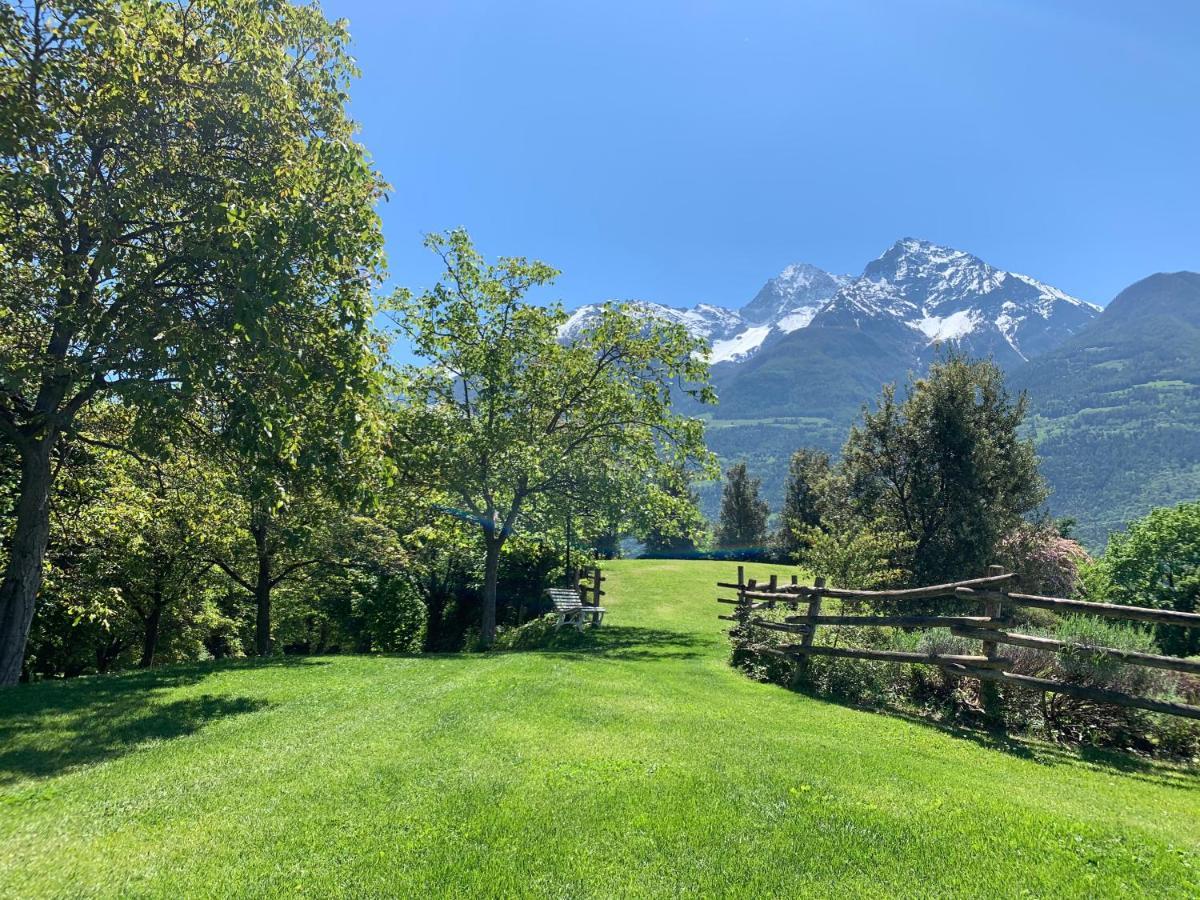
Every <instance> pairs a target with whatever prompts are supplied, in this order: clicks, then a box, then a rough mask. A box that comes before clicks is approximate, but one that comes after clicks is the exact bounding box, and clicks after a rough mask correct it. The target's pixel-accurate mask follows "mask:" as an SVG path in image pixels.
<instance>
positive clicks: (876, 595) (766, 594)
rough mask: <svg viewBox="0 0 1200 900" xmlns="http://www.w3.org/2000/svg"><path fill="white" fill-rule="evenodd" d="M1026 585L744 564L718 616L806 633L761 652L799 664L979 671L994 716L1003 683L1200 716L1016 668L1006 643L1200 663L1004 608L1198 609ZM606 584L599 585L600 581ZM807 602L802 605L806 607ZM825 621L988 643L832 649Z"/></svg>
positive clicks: (1163, 618)
mask: <svg viewBox="0 0 1200 900" xmlns="http://www.w3.org/2000/svg"><path fill="white" fill-rule="evenodd" d="M1018 583H1019V579H1018V577H1017V576H1016V575H1015V574H1012V573H1006V572H1004V571H1003V569H1001V568H1000V567H999V566H991V567H990V568H989V570H988V574H987V575H986V576H985V577H982V578H971V579H966V580H963V581H955V582H950V583H948V584H935V585H929V586H927V587H917V588H906V589H903V590H894V591H860V590H848V589H845V588H833V587H827V586H826V584H825V580H824V579H823V578H817V579H816V580H815V581H814V583H813V585H811V586H808V585H802V584H799V583H798V579H797V578H796V576H792V579H791V583H790V584H779V583H778V578H777V577H776V576H772V577H771V580H770V583H769V584H767V585H766V586H762V585H759V584H758V583H757V582H756V581H755V580H754V579H750V580H749V581H747V580H746V579H745V569H744V567H743V566H738V576H737V582H736V583H730V582H718V583H717V587H719V588H725V589H731V590H734V591H736V592H737V597H736V598H735V599H730V598H724V597H722V598H718V602H720V603H725V604H731V605H733V606H734V610H733V614H732V615H722V616H720V617H719V618H721V619H723V620H725V621H730V622H733V623H735V624H734V629H735V632H733V633H737V634H739V635H740V636H741V637H742V638H744V639H747V640H750V641H752V635H753V634H754V629H762V630H764V631H773V632H784V633H787V634H794V635H797V636H798V637H799V638H800V641H799V642H798V643H792V644H781V645H777V646H769V645H761V646H757V647H756V649H757V650H760V651H764V652H768V653H772V654H776V655H781V656H785V657H791V658H796V659H799V660H801V661H803V660H805V659H807V658H808V657H811V656H831V657H838V658H843V659H863V660H876V661H884V662H897V663H917V664H921V665H932V666H939V667H941V668H943V669H945V670H947V671H950V672H954V673H956V674H959V675H966V676H970V677H974V678H978V679H979V681H980V696H981V698H982V701H983V706H984V709H985V711H986V712H987V713H988V714H989V715H991V716H994V717H998V715H999V696H998V694H997V692H996V687H997V686H998V685H1000V684H1010V685H1015V686H1018V687H1023V688H1029V689H1034V690H1041V691H1050V692H1055V693H1061V694H1068V695H1070V696H1073V697H1080V698H1082V699H1086V700H1093V701H1097V702H1102V703H1112V704H1115V705H1117V706H1126V707H1132V708H1136V709H1146V710H1150V711H1153V712H1159V713H1169V714H1171V715H1176V716H1185V717H1187V718H1191V719H1200V706H1192V705H1189V704H1186V703H1175V702H1171V701H1166V700H1161V699H1155V698H1152V697H1140V696H1135V695H1133V694H1126V693H1123V692H1120V691H1113V690H1107V689H1102V688H1095V687H1089V686H1087V685H1081V684H1074V683H1072V682H1066V681H1058V680H1054V679H1049V678H1035V677H1033V676H1030V675H1022V674H1020V673H1017V672H1011V671H1009V667H1010V666H1011V664H1012V660H1010V659H1006V658H1005V657H1004V656H1003V654H1002V652H1001V648H1002V647H1005V646H1017V647H1027V648H1030V649H1034V650H1045V651H1048V652H1054V653H1063V652H1066V653H1080V654H1085V655H1094V656H1097V657H1100V658H1103V659H1113V660H1116V661H1118V662H1120V663H1122V664H1125V665H1136V666H1147V667H1151V668H1156V669H1166V670H1169V671H1173V672H1184V673H1188V674H1194V675H1200V661H1197V660H1191V659H1181V658H1179V657H1175V656H1163V655H1160V654H1156V653H1141V652H1135V651H1132V650H1122V649H1120V648H1117V647H1100V646H1094V645H1091V644H1085V643H1081V642H1072V641H1064V640H1058V639H1056V638H1048V637H1041V636H1038V635H1032V634H1021V633H1018V632H1014V631H1010V630H1008V629H1009V628H1010V627H1011V626H1012V625H1013V623H1014V619H1013V617H1012V615H1011V614H1008V615H1006V614H1005V611H1006V610H1011V608H1013V607H1024V608H1033V609H1048V610H1051V611H1054V612H1059V613H1072V614H1083V615H1093V616H1101V617H1104V618H1110V619H1121V620H1124V621H1130V622H1137V623H1140V624H1147V623H1149V624H1154V625H1175V626H1181V627H1184V628H1200V613H1187V612H1176V611H1174V610H1162V609H1151V608H1149V607H1142V606H1120V605H1115V604H1111V603H1091V602H1088V601H1085V600H1068V599H1065V598H1061V597H1041V596H1038V595H1035V594H1021V593H1016V592H1014V591H1012V590H1011V588H1012V587H1013V586H1015V585H1017V584H1018ZM597 587H598V585H597ZM824 598H835V599H841V600H853V601H860V602H861V601H870V602H871V603H872V604H878V605H880V606H883V607H887V606H889V605H891V604H893V603H900V604H902V603H904V602H905V601H911V600H936V599H939V598H947V599H949V598H955V599H958V600H965V601H975V602H978V603H979V604H981V606H982V610H981V611H982V613H983V615H905V614H891V613H880V614H874V615H822V613H821V601H822V600H823V599H824ZM779 606H783V607H784V608H786V609H790V610H792V611H794V612H796V613H797V614H796V615H789V616H784V617H783V621H775V620H770V619H764V618H762V617H761V616H758V615H755V613H756V612H758V611H759V610H764V609H776V608H778V607H779ZM802 607H803V612H801V608H802ZM823 625H864V626H884V627H891V628H946V629H948V630H949V632H950V633H951V634H954V635H957V636H959V637H964V638H968V639H972V640H978V641H980V643H981V647H982V650H981V653H980V654H979V655H959V654H937V653H920V652H909V651H898V650H897V651H893V650H870V649H865V648H862V649H859V648H853V647H830V646H826V645H822V644H816V643H814V637H815V635H816V632H817V629H818V628H819V627H821V626H823Z"/></svg>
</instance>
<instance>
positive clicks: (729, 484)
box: [717, 462, 770, 559]
mask: <svg viewBox="0 0 1200 900" xmlns="http://www.w3.org/2000/svg"><path fill="white" fill-rule="evenodd" d="M760 486H761V483H760V482H759V480H758V479H757V478H751V477H750V475H749V473H748V472H747V471H746V464H745V463H744V462H740V463H737V464H735V465H734V466H732V467H731V468H730V469H729V471H728V472H726V473H725V487H724V489H723V491H722V493H721V518H720V521H719V522H718V524H717V547H718V548H719V549H721V550H726V551H732V552H733V553H735V554H737V555H738V556H741V557H745V558H747V559H752V558H754V557H757V556H761V555H763V554H764V553H765V552H766V549H767V516H768V515H769V514H770V510H769V509H768V508H767V502H766V501H765V500H763V499H762V498H761V497H760V496H759V488H760Z"/></svg>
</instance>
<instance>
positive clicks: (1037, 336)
mask: <svg viewBox="0 0 1200 900" xmlns="http://www.w3.org/2000/svg"><path fill="white" fill-rule="evenodd" d="M1098 313H1099V307H1096V306H1093V305H1092V304H1090V303H1086V302H1085V301H1083V300H1079V299H1077V298H1075V297H1071V296H1069V295H1068V294H1065V293H1063V292H1062V291H1060V290H1058V289H1057V288H1053V287H1050V286H1049V285H1046V284H1043V283H1042V282H1040V281H1037V280H1036V279H1033V278H1030V277H1029V276H1028V275H1021V274H1017V273H1013V272H1005V271H1003V270H1000V269H997V268H996V267H995V266H992V265H989V264H988V263H986V262H984V261H983V260H981V259H979V257H977V256H973V255H972V254H970V253H967V252H965V251H962V250H955V249H953V248H950V247H943V246H940V245H938V244H934V243H931V242H929V241H922V240H918V239H916V238H903V239H901V240H899V241H897V242H896V243H895V244H893V245H892V246H891V247H890V248H888V249H887V250H886V251H885V252H884V253H883V254H882V255H881V256H880V257H879V258H878V259H876V260H873V261H872V262H870V263H868V264H867V267H866V268H865V269H864V270H863V274H862V277H861V278H859V279H858V280H857V281H855V282H854V283H853V284H851V285H848V286H847V287H845V288H843V289H842V290H841V291H839V292H838V294H837V295H836V296H835V297H834V298H833V299H832V300H831V301H830V302H829V304H828V305H827V306H826V307H825V308H824V309H822V310H821V313H820V314H819V315H818V316H817V317H816V318H815V319H814V321H813V322H812V323H810V325H811V326H815V327H820V326H823V325H846V324H849V323H850V322H853V323H854V326H855V327H859V328H861V327H865V326H866V325H867V323H870V324H871V325H873V326H874V327H885V326H891V325H895V324H903V325H905V326H907V327H908V328H910V329H912V331H913V332H914V339H915V340H917V341H920V342H924V343H925V345H926V346H927V347H932V346H933V345H935V344H944V343H948V342H950V343H954V344H957V345H959V346H961V347H962V348H963V349H965V350H966V351H967V352H969V353H971V354H972V355H975V356H993V357H995V358H996V359H997V360H999V361H1001V362H1015V361H1018V360H1025V359H1028V358H1029V357H1030V356H1031V355H1035V354H1037V353H1040V352H1043V351H1045V350H1047V349H1050V347H1052V346H1055V345H1057V344H1058V343H1059V342H1061V341H1062V340H1064V339H1065V338H1067V337H1068V336H1070V335H1071V334H1074V333H1075V332H1076V331H1078V330H1079V328H1081V327H1082V326H1083V325H1084V324H1086V323H1087V322H1089V321H1090V320H1091V319H1093V318H1095V317H1096V315H1097V314H1098Z"/></svg>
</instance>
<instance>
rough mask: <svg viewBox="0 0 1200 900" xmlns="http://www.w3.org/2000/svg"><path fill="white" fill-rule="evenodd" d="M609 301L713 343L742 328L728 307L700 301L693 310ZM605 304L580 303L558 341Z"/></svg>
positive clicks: (579, 328) (580, 328)
mask: <svg viewBox="0 0 1200 900" xmlns="http://www.w3.org/2000/svg"><path fill="white" fill-rule="evenodd" d="M608 302H610V303H622V302H623V303H625V305H626V306H628V307H629V308H630V309H631V310H632V311H633V312H634V313H635V314H638V315H644V316H647V317H654V318H657V319H664V320H666V321H668V322H671V323H673V324H676V325H683V326H684V327H685V328H687V330H688V331H689V332H690V333H691V334H693V335H695V336H697V337H702V338H704V339H705V340H707V341H709V342H712V341H715V340H721V339H724V338H726V337H731V336H733V335H734V334H736V333H737V332H738V331H739V330H741V329H743V328H744V327H745V323H744V322H743V321H742V318H741V316H739V315H738V314H737V313H736V312H734V311H733V310H731V309H725V308H724V307H721V306H713V305H711V304H708V303H701V304H700V305H698V306H696V307H693V308H692V309H676V308H675V307H672V306H664V305H663V304H661V303H651V302H649V301H647V300H628V301H620V300H611V301H608ZM603 306H604V304H600V303H594V304H588V305H587V306H581V307H579V309H577V310H575V312H573V313H571V316H570V318H568V319H567V321H566V322H564V323H563V324H562V326H561V327H560V328H559V330H558V336H559V338H560V339H561V340H564V341H569V340H573V339H574V338H576V337H578V336H579V335H580V334H581V333H582V332H583V331H585V330H586V329H587V328H588V327H589V326H590V325H591V324H592V323H593V322H595V321H596V319H597V318H599V316H600V310H601V309H602V307H603Z"/></svg>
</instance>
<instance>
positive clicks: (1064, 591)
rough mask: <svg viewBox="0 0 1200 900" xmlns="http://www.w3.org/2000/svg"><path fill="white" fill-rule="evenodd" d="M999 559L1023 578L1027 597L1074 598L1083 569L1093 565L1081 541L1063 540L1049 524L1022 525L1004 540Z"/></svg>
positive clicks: (1026, 523) (1078, 588)
mask: <svg viewBox="0 0 1200 900" xmlns="http://www.w3.org/2000/svg"><path fill="white" fill-rule="evenodd" d="M996 559H997V561H998V562H999V563H1001V564H1002V565H1004V566H1005V567H1006V568H1007V569H1008V570H1009V571H1011V572H1016V573H1017V574H1018V575H1020V576H1021V587H1022V589H1023V590H1025V591H1026V592H1027V593H1031V594H1045V595H1049V596H1051V597H1074V596H1075V595H1076V594H1077V593H1079V590H1080V567H1081V566H1083V565H1085V564H1086V563H1088V562H1089V561H1090V558H1089V557H1088V554H1087V551H1086V550H1084V549H1083V546H1082V545H1081V544H1079V543H1078V542H1077V541H1073V540H1071V539H1070V538H1065V537H1062V536H1061V535H1060V534H1059V532H1058V529H1056V528H1055V527H1054V526H1053V525H1050V524H1047V523H1033V522H1022V523H1021V524H1020V525H1018V526H1017V527H1016V528H1014V529H1012V530H1011V531H1009V532H1008V534H1006V535H1004V537H1002V538H1001V539H1000V542H999V543H998V544H997V547H996Z"/></svg>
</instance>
